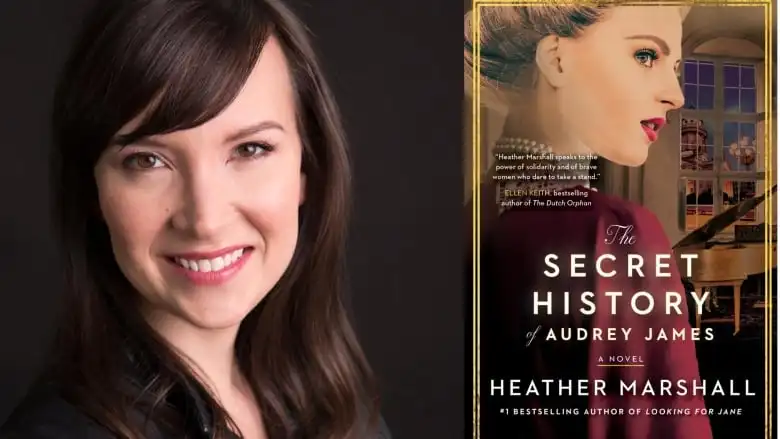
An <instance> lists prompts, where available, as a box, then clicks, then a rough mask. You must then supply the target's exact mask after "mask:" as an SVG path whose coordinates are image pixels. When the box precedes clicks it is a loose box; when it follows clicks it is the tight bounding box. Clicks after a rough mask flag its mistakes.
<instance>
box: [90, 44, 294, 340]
mask: <svg viewBox="0 0 780 439" xmlns="http://www.w3.org/2000/svg"><path fill="white" fill-rule="evenodd" d="M293 93H294V92H293V88H292V84H291V78H290V76H289V72H288V69H287V65H286V61H285V57H284V54H283V52H282V50H281V48H280V46H279V44H278V43H277V41H276V40H274V39H273V38H272V39H271V40H270V41H269V42H268V43H267V44H266V45H265V47H264V48H263V52H262V54H261V56H260V59H259V61H258V63H257V65H256V66H255V68H254V70H253V72H252V74H251V75H250V77H249V79H248V80H247V82H246V84H245V85H244V88H243V90H242V91H241V92H240V94H239V95H238V96H237V97H236V99H235V100H234V101H233V103H232V104H231V105H230V106H228V107H227V108H226V109H225V110H224V111H223V112H222V113H221V114H219V115H218V116H217V117H216V118H214V119H212V120H210V121H208V122H207V123H205V124H203V125H201V126H199V127H196V128H192V129H188V130H184V131H178V132H173V133H170V134H165V135H160V136H153V137H150V138H147V139H142V140H139V141H138V142H136V143H134V144H131V145H128V146H126V147H123V148H122V147H118V146H110V147H109V148H108V149H107V150H106V151H105V152H104V154H103V155H102V157H101V158H100V160H99V162H98V164H97V166H96V168H95V176H96V180H97V186H98V192H99V201H100V209H101V212H102V215H103V218H104V220H105V223H106V225H107V226H108V230H109V232H110V235H111V242H112V246H113V252H114V256H115V257H116V260H117V262H118V264H119V267H120V268H121V270H122V272H123V273H124V274H125V276H126V277H127V279H128V280H129V281H130V282H131V283H132V285H133V286H134V287H135V289H136V290H137V291H138V292H139V293H140V294H141V296H142V297H143V299H145V300H144V312H145V313H146V314H147V316H148V317H153V318H154V319H155V320H159V319H163V321H164V323H163V324H174V325H179V324H181V323H184V324H187V325H190V326H195V327H199V328H204V329H205V328H209V329H211V328H214V329H216V328H228V327H234V326H236V325H238V324H239V323H240V322H241V320H242V319H243V318H244V317H245V316H246V315H247V314H248V313H249V312H250V311H251V310H252V309H253V308H254V307H255V306H256V305H257V304H258V303H259V302H260V301H261V300H262V299H263V297H264V296H265V295H266V294H267V293H268V292H269V291H270V290H271V288H273V286H274V285H275V284H276V283H277V281H279V279H280V278H281V276H282V274H283V273H284V271H285V270H286V269H287V266H288V265H289V263H290V260H291V259H292V256H293V252H294V249H295V246H296V242H297V239H298V208H299V206H300V204H301V203H302V202H303V198H304V190H305V178H304V176H303V175H302V173H301V153H302V146H301V140H300V138H299V135H298V127H297V126H296V111H295V104H294V95H293ZM134 123H137V122H131V123H130V124H128V126H126V127H125V128H123V130H121V131H120V133H119V134H125V133H127V132H130V131H132V129H133V125H134Z"/></svg>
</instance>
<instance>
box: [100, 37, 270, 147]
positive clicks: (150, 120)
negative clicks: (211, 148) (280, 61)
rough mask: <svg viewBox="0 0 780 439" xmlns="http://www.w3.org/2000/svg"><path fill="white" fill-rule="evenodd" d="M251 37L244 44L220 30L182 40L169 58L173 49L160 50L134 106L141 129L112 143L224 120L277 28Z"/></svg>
mask: <svg viewBox="0 0 780 439" xmlns="http://www.w3.org/2000/svg"><path fill="white" fill-rule="evenodd" d="M215 31H216V30H215ZM252 32H253V34H252V35H251V36H250V37H249V38H248V39H243V41H242V39H237V38H231V37H234V36H231V35H229V34H230V31H228V30H221V29H220V30H219V34H216V35H215V33H216V32H211V33H205V34H200V35H196V36H194V37H195V38H194V39H185V38H181V40H180V42H179V43H180V44H179V46H180V47H179V50H178V52H177V54H176V55H175V56H173V57H170V56H168V57H167V59H166V57H165V56H164V55H162V53H165V52H167V51H169V50H170V49H168V48H166V47H163V46H161V47H159V49H160V52H161V57H160V58H157V57H152V63H151V64H150V65H149V66H148V70H147V75H145V76H144V77H143V78H142V79H141V81H144V82H145V84H142V85H139V86H140V89H141V90H142V91H143V93H141V95H140V96H137V97H138V98H139V99H138V101H137V102H139V103H140V102H143V104H142V107H140V108H139V107H138V105H135V106H133V107H134V108H133V110H134V111H133V115H132V117H131V120H132V119H137V124H134V125H135V126H134V127H133V129H132V131H131V132H129V133H123V134H122V135H121V136H118V137H117V138H115V139H112V141H113V142H112V143H116V144H120V145H127V144H131V143H133V142H135V141H137V140H139V139H142V138H145V137H148V136H153V135H160V134H166V133H170V132H174V131H179V130H185V129H190V128H194V127H197V126H200V125H202V124H204V123H206V122H208V121H209V120H211V119H213V118H214V117H216V116H217V115H219V114H220V113H221V112H222V111H224V109H225V108H227V107H228V106H229V105H230V104H231V103H232V102H233V101H234V100H235V98H236V96H237V95H238V94H239V93H240V91H241V89H242V88H243V86H244V84H245V83H246V81H247V78H248V77H249V75H250V74H251V72H252V70H253V68H254V66H255V64H256V63H257V60H258V58H259V56H260V52H261V51H262V48H263V46H264V45H265V44H266V42H267V41H268V38H269V37H270V35H271V33H272V28H271V26H270V24H269V23H266V24H265V26H261V27H259V28H256V29H253V30H252ZM215 37H216V38H215ZM181 46H183V47H181ZM122 79H123V80H126V81H132V80H133V79H134V78H133V77H127V78H122ZM128 114H129V113H127V112H126V113H125V115H128ZM119 129H121V127H119V128H118V129H117V131H118V130H119Z"/></svg>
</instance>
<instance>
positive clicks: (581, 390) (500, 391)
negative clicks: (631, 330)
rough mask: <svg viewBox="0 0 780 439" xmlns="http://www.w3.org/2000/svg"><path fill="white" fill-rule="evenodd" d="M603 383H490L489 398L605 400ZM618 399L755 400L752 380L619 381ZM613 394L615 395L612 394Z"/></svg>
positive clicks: (491, 381) (545, 380) (496, 381)
mask: <svg viewBox="0 0 780 439" xmlns="http://www.w3.org/2000/svg"><path fill="white" fill-rule="evenodd" d="M606 387H607V382H606V381H604V380H552V379H544V380H537V381H534V380H496V379H491V380H490V396H542V395H544V396H551V395H552V396H590V395H594V396H599V395H600V396H606V395H607V390H606ZM616 390H617V394H618V395H621V396H622V395H638V396H689V395H690V396H714V395H720V396H755V395H756V394H755V392H753V391H752V390H751V388H750V380H744V381H735V380H728V381H722V382H721V381H719V380H701V381H690V382H689V381H686V380H656V381H650V380H648V381H623V380H619V381H618V389H616ZM610 394H613V395H614V394H615V393H613V392H612V391H610Z"/></svg>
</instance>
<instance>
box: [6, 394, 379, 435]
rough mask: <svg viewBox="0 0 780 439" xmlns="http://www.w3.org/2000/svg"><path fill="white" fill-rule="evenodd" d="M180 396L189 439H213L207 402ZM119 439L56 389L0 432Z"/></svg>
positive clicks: (29, 400)
mask: <svg viewBox="0 0 780 439" xmlns="http://www.w3.org/2000/svg"><path fill="white" fill-rule="evenodd" d="M176 393H178V395H179V396H181V397H180V398H176V400H177V401H179V404H177V405H176V408H177V409H180V410H181V411H182V413H185V414H186V416H185V420H186V430H187V431H185V432H184V436H183V437H186V438H187V439H212V435H211V432H210V430H209V428H210V427H209V426H210V421H209V420H210V416H209V414H208V412H207V411H206V408H205V405H204V404H203V400H202V399H201V397H200V396H199V395H198V394H197V392H196V391H195V390H194V389H193V390H190V391H181V392H176ZM144 436H145V439H182V437H176V438H172V437H170V436H169V435H166V434H164V433H162V432H161V431H160V430H159V429H158V428H156V427H155V426H154V425H151V424H150V425H148V427H147V429H146V432H145V435H144ZM114 438H115V436H114V435H113V434H112V433H111V432H110V431H108V430H107V429H106V428H104V427H103V426H101V425H99V424H98V423H97V422H96V421H94V420H93V419H92V418H90V417H89V416H87V415H86V414H84V413H83V412H82V411H80V410H79V409H78V408H77V407H76V406H74V405H73V404H71V403H69V402H68V401H66V400H65V399H63V398H62V397H61V396H60V395H59V394H58V393H57V391H56V390H55V388H54V387H53V386H38V387H36V388H35V389H34V390H33V391H32V392H31V393H30V394H29V395H28V396H27V397H26V398H25V400H24V401H23V402H22V404H21V405H19V406H18V407H17V409H16V410H15V411H14V413H13V414H12V415H11V418H10V419H9V420H8V422H6V424H5V425H3V427H2V429H0V439H114ZM366 439H391V436H390V431H389V429H388V427H387V425H386V424H385V422H384V420H381V419H380V426H379V431H378V432H377V434H376V435H373V436H371V437H367V438H366Z"/></svg>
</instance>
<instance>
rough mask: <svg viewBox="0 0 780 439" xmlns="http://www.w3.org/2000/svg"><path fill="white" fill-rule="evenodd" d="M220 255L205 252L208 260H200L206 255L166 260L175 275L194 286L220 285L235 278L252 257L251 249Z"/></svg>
mask: <svg viewBox="0 0 780 439" xmlns="http://www.w3.org/2000/svg"><path fill="white" fill-rule="evenodd" d="M226 250H229V251H225V252H222V253H219V252H207V253H208V256H212V257H210V258H205V257H204V258H200V259H196V258H197V257H199V256H206V255H207V253H188V254H186V255H184V256H178V255H177V256H169V257H167V258H166V259H167V260H168V262H169V263H170V264H171V265H172V266H173V268H174V269H175V270H176V272H177V273H179V274H182V275H184V277H186V278H187V279H188V280H189V281H191V282H192V283H194V284H196V285H220V284H222V283H225V282H227V281H228V280H230V279H231V278H233V276H235V275H236V274H237V273H238V272H239V270H241V268H242V267H243V266H244V265H246V262H247V260H248V259H249V258H250V257H251V256H252V251H253V250H254V249H253V248H252V247H238V248H235V249H226Z"/></svg>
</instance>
